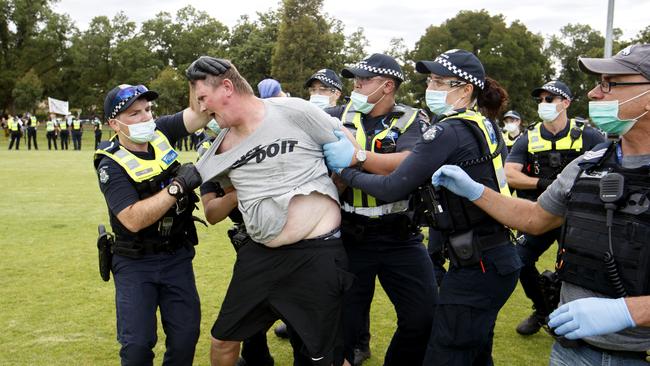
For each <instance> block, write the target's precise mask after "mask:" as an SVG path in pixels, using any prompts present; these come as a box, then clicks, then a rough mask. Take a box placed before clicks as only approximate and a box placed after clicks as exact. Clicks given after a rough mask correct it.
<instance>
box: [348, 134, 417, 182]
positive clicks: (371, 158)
mask: <svg viewBox="0 0 650 366" xmlns="http://www.w3.org/2000/svg"><path fill="white" fill-rule="evenodd" d="M343 132H345V134H346V136H347V137H348V140H350V141H351V142H352V144H353V145H354V147H355V148H356V149H359V148H360V147H359V144H358V143H357V140H356V139H355V138H354V136H353V135H352V133H351V132H350V131H349V130H348V129H347V128H344V129H343ZM355 151H356V150H355ZM410 153H411V152H410V151H402V152H397V153H392V154H377V153H374V152H371V151H366V162H365V163H363V170H365V171H367V172H369V173H373V174H379V175H388V174H390V173H392V172H393V170H395V169H397V167H398V166H399V165H400V164H401V163H402V161H404V159H406V157H407V156H409V154H410ZM356 164H357V157H356V156H355V155H352V162H351V163H350V166H355V165H356Z"/></svg>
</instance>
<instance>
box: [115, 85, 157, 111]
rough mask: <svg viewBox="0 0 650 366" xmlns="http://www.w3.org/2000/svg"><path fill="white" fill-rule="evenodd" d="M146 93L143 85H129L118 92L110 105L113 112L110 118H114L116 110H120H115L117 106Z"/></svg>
mask: <svg viewBox="0 0 650 366" xmlns="http://www.w3.org/2000/svg"><path fill="white" fill-rule="evenodd" d="M146 91H149V89H147V87H146V86H144V85H129V86H127V87H126V88H124V89H121V90H120V91H118V92H117V94H116V95H115V97H114V98H113V103H112V104H111V110H112V111H113V115H112V117H114V116H115V114H116V109H117V110H119V109H120V108H116V107H117V106H118V105H119V104H122V103H124V102H127V101H129V100H130V99H131V98H133V97H135V96H138V95H140V94H142V93H144V92H146Z"/></svg>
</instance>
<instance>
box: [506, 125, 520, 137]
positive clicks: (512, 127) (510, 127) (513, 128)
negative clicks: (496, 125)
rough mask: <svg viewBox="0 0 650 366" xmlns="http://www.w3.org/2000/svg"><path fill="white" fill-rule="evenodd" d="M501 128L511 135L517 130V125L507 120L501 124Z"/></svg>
mask: <svg viewBox="0 0 650 366" xmlns="http://www.w3.org/2000/svg"><path fill="white" fill-rule="evenodd" d="M503 129H504V130H505V131H506V132H507V133H509V134H510V136H512V135H514V134H515V133H517V132H519V125H518V124H516V123H514V122H508V123H505V124H504V125H503Z"/></svg>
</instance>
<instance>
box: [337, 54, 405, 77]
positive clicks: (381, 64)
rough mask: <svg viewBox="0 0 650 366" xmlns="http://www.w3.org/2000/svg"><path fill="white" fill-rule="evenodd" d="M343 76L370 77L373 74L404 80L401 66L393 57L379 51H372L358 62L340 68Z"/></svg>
mask: <svg viewBox="0 0 650 366" xmlns="http://www.w3.org/2000/svg"><path fill="white" fill-rule="evenodd" d="M341 75H342V76H343V77H344V78H348V79H351V78H353V77H355V76H358V77H362V78H370V77H373V76H380V75H381V76H388V77H392V78H395V79H397V80H399V81H400V82H401V81H404V74H403V73H402V68H401V67H400V66H399V64H398V63H397V61H395V59H394V58H392V57H391V56H388V55H384V54H381V53H373V54H372V55H370V56H368V57H366V58H365V59H363V60H361V61H359V62H358V63H356V64H354V65H352V66H348V67H346V68H344V69H343V70H341Z"/></svg>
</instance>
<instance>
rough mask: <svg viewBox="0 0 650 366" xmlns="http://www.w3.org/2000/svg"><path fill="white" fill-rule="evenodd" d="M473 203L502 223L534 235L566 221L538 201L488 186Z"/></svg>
mask: <svg viewBox="0 0 650 366" xmlns="http://www.w3.org/2000/svg"><path fill="white" fill-rule="evenodd" d="M473 203H474V204H475V205H477V206H478V207H479V208H481V209H482V210H483V211H485V212H486V213H487V214H488V215H490V216H492V217H493V218H494V219H495V220H497V221H499V222H500V223H502V224H504V225H506V226H508V227H511V228H513V229H517V230H521V231H523V232H525V233H529V234H533V235H539V234H542V233H545V232H547V231H549V230H551V229H554V228H556V227H560V226H561V225H562V223H563V221H564V218H563V217H561V216H556V215H553V214H551V213H550V212H548V211H546V210H544V209H543V208H542V207H541V206H540V205H539V204H538V203H537V202H532V201H529V200H525V199H521V198H513V197H507V196H504V195H502V194H500V193H497V192H495V191H493V190H492V189H490V188H488V187H485V189H484V190H483V194H482V195H481V197H480V198H479V199H477V200H476V201H473Z"/></svg>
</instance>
